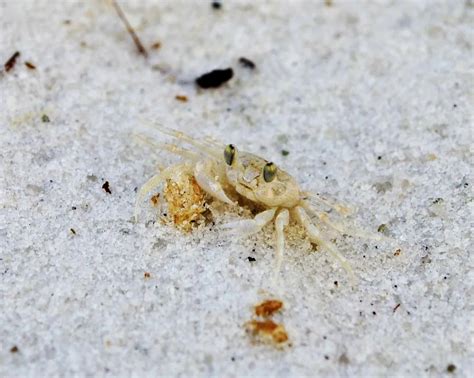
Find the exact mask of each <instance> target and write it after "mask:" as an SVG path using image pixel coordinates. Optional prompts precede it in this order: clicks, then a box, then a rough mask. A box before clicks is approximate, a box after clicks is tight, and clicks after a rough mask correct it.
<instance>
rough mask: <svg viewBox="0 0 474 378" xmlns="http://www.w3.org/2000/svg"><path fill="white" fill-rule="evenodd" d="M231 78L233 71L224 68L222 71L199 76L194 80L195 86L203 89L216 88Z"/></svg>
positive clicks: (218, 70)
mask: <svg viewBox="0 0 474 378" xmlns="http://www.w3.org/2000/svg"><path fill="white" fill-rule="evenodd" d="M233 76H234V71H233V70H232V68H226V69H223V70H221V69H217V70H213V71H211V72H208V73H205V74H204V75H202V76H199V77H198V78H197V79H196V84H197V85H198V86H199V87H201V88H203V89H208V88H218V87H220V86H221V85H222V84H224V83H225V82H227V81H229V80H230V79H232V77H233Z"/></svg>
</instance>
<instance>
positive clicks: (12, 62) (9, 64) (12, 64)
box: [4, 51, 20, 72]
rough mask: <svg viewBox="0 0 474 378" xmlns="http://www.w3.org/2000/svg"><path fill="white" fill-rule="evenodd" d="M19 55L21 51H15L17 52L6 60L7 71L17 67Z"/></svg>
mask: <svg viewBox="0 0 474 378" xmlns="http://www.w3.org/2000/svg"><path fill="white" fill-rule="evenodd" d="M19 56H20V52H19V51H15V53H14V54H13V55H12V56H11V57H10V59H8V60H7V61H6V63H5V65H4V67H5V71H6V72H8V71H10V70H11V69H12V68H13V67H15V64H16V60H17V59H18V57H19Z"/></svg>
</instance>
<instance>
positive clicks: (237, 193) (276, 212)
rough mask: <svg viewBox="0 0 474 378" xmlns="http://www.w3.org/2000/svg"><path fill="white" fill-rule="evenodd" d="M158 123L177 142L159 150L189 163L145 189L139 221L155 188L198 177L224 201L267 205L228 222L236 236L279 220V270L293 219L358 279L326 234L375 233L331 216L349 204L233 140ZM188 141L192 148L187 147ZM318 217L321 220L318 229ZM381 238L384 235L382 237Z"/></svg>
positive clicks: (140, 195)
mask: <svg viewBox="0 0 474 378" xmlns="http://www.w3.org/2000/svg"><path fill="white" fill-rule="evenodd" d="M155 127H156V128H157V130H158V131H160V132H161V133H163V134H166V135H168V136H171V137H172V138H174V140H175V143H169V144H163V145H159V148H161V149H165V150H167V151H169V152H171V153H173V154H176V155H179V156H181V157H182V158H184V162H182V163H179V164H176V165H172V166H170V167H168V168H165V169H163V170H162V171H161V172H160V173H158V174H157V175H155V176H153V177H151V178H150V179H149V180H148V181H147V182H146V183H145V184H144V185H143V186H142V187H141V189H140V190H139V193H138V197H137V202H136V205H135V220H137V217H138V213H139V206H140V203H141V202H142V201H143V200H144V199H145V197H146V196H147V194H148V193H149V192H151V191H152V190H156V189H157V188H158V187H159V186H160V185H161V184H162V183H163V182H164V181H165V180H168V179H170V178H172V177H176V175H189V176H192V177H194V178H195V180H196V182H197V183H198V185H199V187H200V188H201V189H202V190H204V191H205V192H206V193H207V194H209V195H210V196H212V197H213V198H215V199H217V200H219V201H222V202H225V203H227V204H229V205H238V201H237V200H238V199H239V197H240V199H244V200H246V201H247V202H249V201H250V203H253V204H255V205H258V207H260V208H261V209H262V210H261V212H259V213H258V214H257V215H256V216H255V217H254V218H253V219H243V220H238V221H234V222H231V223H228V224H225V225H224V229H226V230H227V232H230V233H232V234H233V235H235V236H248V235H252V234H254V233H257V232H259V231H260V230H261V229H262V228H263V227H264V226H265V225H267V224H269V223H270V222H272V221H274V224H275V230H276V271H277V272H279V271H280V268H281V264H282V260H283V254H284V245H285V235H284V229H285V227H286V226H288V224H289V221H290V218H291V219H294V220H295V221H296V222H297V223H299V224H300V225H301V226H302V227H303V228H304V230H305V232H306V235H307V236H308V238H309V239H310V240H311V241H312V242H313V243H315V244H317V245H318V246H319V247H320V248H321V249H322V250H324V251H326V252H328V253H329V254H330V255H331V256H332V257H333V258H334V259H335V260H337V261H338V262H339V263H340V264H341V266H342V267H343V268H344V269H345V270H346V272H347V273H348V274H349V276H350V278H351V279H352V280H353V281H354V280H355V276H354V273H353V271H352V268H351V265H350V264H349V262H348V261H347V260H346V259H345V258H344V257H343V256H342V255H341V253H339V251H338V249H337V247H336V246H335V244H334V243H333V242H332V241H331V240H330V239H329V238H328V235H327V232H325V231H329V230H332V231H336V232H338V233H340V234H349V235H353V236H362V237H371V236H370V235H368V234H366V233H364V232H360V231H357V230H354V229H351V228H350V227H347V226H346V225H345V224H344V223H337V222H335V221H333V220H332V219H331V218H330V213H338V214H340V215H341V216H346V215H348V214H349V213H350V209H349V208H348V207H345V206H343V205H340V204H337V203H335V202H333V201H329V200H328V199H326V198H323V197H321V196H319V195H317V194H312V193H309V192H305V191H302V190H301V188H300V186H299V185H298V183H297V182H296V180H295V179H294V178H293V177H292V176H291V175H290V174H288V173H287V172H286V171H284V170H283V169H281V168H279V167H277V166H276V165H275V164H274V163H272V162H269V161H268V160H265V159H263V158H261V157H259V156H257V155H254V154H252V153H249V152H245V151H241V150H238V149H237V148H236V147H235V146H234V145H232V144H228V145H225V144H222V143H220V142H217V141H215V140H214V139H212V138H204V139H195V138H192V137H191V136H189V135H187V134H185V133H183V132H180V131H176V130H173V129H169V128H165V127H163V126H161V125H155ZM183 144H187V145H189V146H190V147H192V149H189V148H185V147H183V146H182V145H183ZM318 207H325V208H326V209H329V211H323V210H318ZM315 219H317V221H318V227H317V226H316V224H315ZM375 238H376V239H378V236H375Z"/></svg>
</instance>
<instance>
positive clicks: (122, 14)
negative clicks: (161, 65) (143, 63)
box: [112, 0, 148, 58]
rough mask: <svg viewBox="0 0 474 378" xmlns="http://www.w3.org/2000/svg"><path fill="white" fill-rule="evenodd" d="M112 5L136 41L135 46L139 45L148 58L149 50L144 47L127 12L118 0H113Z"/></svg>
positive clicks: (141, 52) (139, 48)
mask: <svg viewBox="0 0 474 378" xmlns="http://www.w3.org/2000/svg"><path fill="white" fill-rule="evenodd" d="M112 5H113V6H114V8H115V10H116V11H117V14H118V16H119V17H120V19H121V20H122V22H123V23H124V24H125V27H126V28H127V31H128V32H129V33H130V36H131V37H132V39H133V42H135V46H137V49H138V52H139V53H140V54H142V55H143V56H144V57H145V58H147V57H148V52H147V51H146V49H145V47H143V45H142V43H141V42H140V38H138V36H137V34H136V33H135V30H133V28H132V26H131V25H130V23H129V22H128V20H127V18H126V17H125V13H123V11H122V8H120V6H119V5H118V3H117V1H116V0H112Z"/></svg>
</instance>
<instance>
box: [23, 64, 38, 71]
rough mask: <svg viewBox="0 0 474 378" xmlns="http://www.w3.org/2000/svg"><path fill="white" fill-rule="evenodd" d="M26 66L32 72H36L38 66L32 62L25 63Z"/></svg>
mask: <svg viewBox="0 0 474 378" xmlns="http://www.w3.org/2000/svg"><path fill="white" fill-rule="evenodd" d="M25 66H26V67H27V68H29V69H30V70H36V66H35V65H34V64H33V63H31V62H25Z"/></svg>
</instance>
